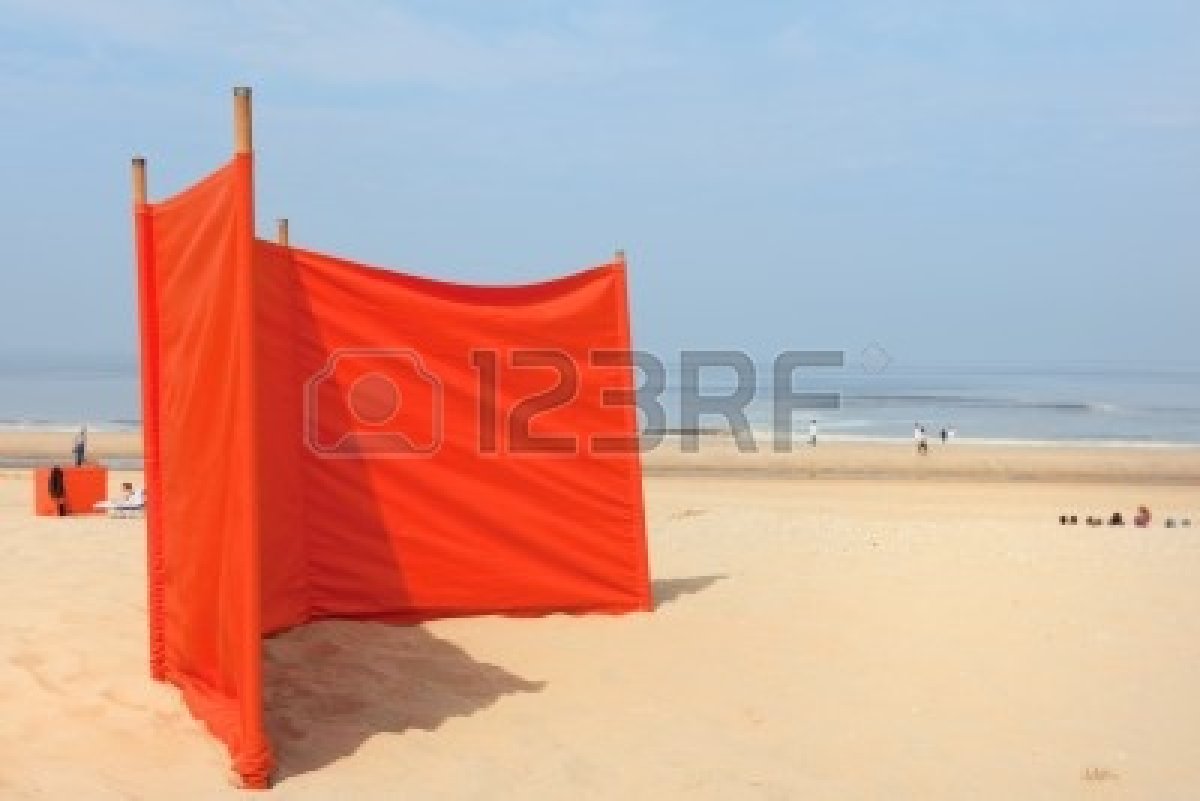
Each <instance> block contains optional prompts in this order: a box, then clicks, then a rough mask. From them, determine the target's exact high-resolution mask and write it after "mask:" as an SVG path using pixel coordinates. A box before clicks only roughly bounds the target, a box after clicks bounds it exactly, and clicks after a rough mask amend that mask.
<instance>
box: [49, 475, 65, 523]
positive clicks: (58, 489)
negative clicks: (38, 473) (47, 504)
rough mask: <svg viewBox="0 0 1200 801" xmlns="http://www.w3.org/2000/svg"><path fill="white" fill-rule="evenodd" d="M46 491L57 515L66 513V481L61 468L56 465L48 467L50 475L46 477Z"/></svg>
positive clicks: (60, 515)
mask: <svg viewBox="0 0 1200 801" xmlns="http://www.w3.org/2000/svg"><path fill="white" fill-rule="evenodd" d="M46 481H47V486H46V493H47V494H48V495H49V496H50V500H52V501H54V508H55V510H56V511H57V512H58V516H59V517H66V515H67V481H66V476H64V475H63V469H62V468H61V467H59V466H58V465H54V467H51V468H50V476H49V478H47V479H46Z"/></svg>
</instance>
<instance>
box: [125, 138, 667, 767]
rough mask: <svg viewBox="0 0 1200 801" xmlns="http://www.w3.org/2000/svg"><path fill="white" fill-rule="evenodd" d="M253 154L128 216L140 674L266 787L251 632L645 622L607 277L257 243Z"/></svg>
mask: <svg viewBox="0 0 1200 801" xmlns="http://www.w3.org/2000/svg"><path fill="white" fill-rule="evenodd" d="M251 184H252V172H251V158H250V156H248V155H241V156H237V157H235V159H234V161H233V162H231V163H230V164H229V165H228V166H226V167H224V168H222V169H221V170H219V171H217V172H216V173H214V174H213V175H211V176H209V177H208V178H206V179H204V180H203V181H201V182H200V183H199V184H197V185H196V186H195V187H193V188H191V189H189V190H187V191H185V192H183V193H181V194H180V195H178V196H176V197H174V198H172V199H170V200H168V201H165V202H163V203H159V204H154V205H147V206H142V207H139V208H138V209H137V210H136V221H137V247H138V256H139V267H140V270H139V287H140V306H141V323H142V327H141V344H142V370H143V405H144V421H145V438H146V443H145V444H146V471H147V479H146V480H147V486H148V490H149V498H150V500H149V505H148V509H149V518H148V529H149V549H148V561H149V574H150V603H149V608H150V622H151V664H152V670H153V672H154V675H155V676H156V677H160V678H164V677H165V678H167V679H169V680H170V681H172V682H174V683H175V684H177V685H179V687H180V688H181V689H182V691H183V693H184V696H185V698H186V700H187V703H188V705H189V707H190V708H191V709H192V711H193V713H194V714H195V715H196V716H197V717H199V718H201V719H202V720H204V721H205V722H206V723H207V724H208V725H209V727H210V728H211V730H212V731H213V732H214V733H215V734H216V735H217V736H218V737H220V738H221V739H222V740H223V741H224V742H225V743H226V744H227V745H228V746H229V748H230V751H231V753H232V755H233V759H234V766H235V768H236V769H237V771H238V772H239V773H240V774H241V776H242V777H243V780H244V781H245V782H246V783H247V784H248V785H249V786H254V787H262V786H265V785H266V784H267V782H268V780H269V775H270V770H271V766H272V759H271V753H270V748H269V744H268V742H267V738H266V735H265V733H264V729H263V720H262V719H263V709H262V677H261V670H262V668H261V636H262V635H263V634H270V633H273V632H276V631H280V630H282V629H285V628H288V627H290V626H295V625H298V624H301V623H304V622H307V621H310V620H315V619H320V618H329V617H350V618H360V619H368V620H381V621H391V622H412V621H420V620H426V619H431V618H436V617H447V616H458V615H473V614H510V615H537V614H544V613H549V612H591V611H603V612H621V611H629V610H639V609H648V608H649V607H650V593H649V578H648V572H647V561H646V546H645V525H644V521H643V510H642V496H641V473H640V465H639V460H638V455H637V453H636V450H635V449H633V448H632V447H631V446H632V444H633V441H634V435H635V432H636V429H637V420H636V414H635V411H634V409H633V407H632V406H631V405H629V403H628V401H629V396H630V395H631V390H632V370H631V368H630V367H629V366H628V362H627V361H626V360H625V359H623V358H622V354H625V353H627V351H628V349H629V331H628V318H627V300H626V284H625V280H626V276H625V268H624V265H623V264H621V263H613V264H605V265H601V266H599V267H596V268H594V269H591V270H587V271H585V272H582V273H578V274H575V275H572V276H569V277H566V278H562V279H558V280H554V281H548V282H545V283H541V284H534V285H529V286H519V287H479V286H463V285H457V284H449V283H443V282H437V281H431V280H427V279H421V278H416V277H412V276H407V275H402V274H398V273H392V272H386V271H382V270H377V269H372V268H369V267H365V266H361V265H357V264H353V263H351V262H347V261H343V260H340V259H335V258H332V257H329V256H323V255H319V254H317V253H312V252H308V251H303V250H298V249H290V248H284V247H280V246H276V245H273V244H269V243H265V242H260V241H255V240H254V239H253V236H252V191H253V190H252V185H251Z"/></svg>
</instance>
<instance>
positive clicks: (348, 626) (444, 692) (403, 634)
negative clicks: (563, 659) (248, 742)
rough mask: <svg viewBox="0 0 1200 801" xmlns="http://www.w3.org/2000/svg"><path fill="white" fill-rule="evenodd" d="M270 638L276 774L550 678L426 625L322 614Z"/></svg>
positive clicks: (270, 724) (269, 699) (315, 765)
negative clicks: (530, 674)
mask: <svg viewBox="0 0 1200 801" xmlns="http://www.w3.org/2000/svg"><path fill="white" fill-rule="evenodd" d="M264 646H265V648H264V651H265V665H264V669H265V676H264V679H265V691H266V699H265V700H266V725H267V731H268V734H269V735H270V737H271V741H272V743H273V744H274V747H275V756H276V760H277V763H278V768H277V770H276V772H275V777H274V778H275V780H276V781H282V780H284V779H287V778H289V777H291V776H296V775H299V774H302V773H308V772H309V771H313V770H318V769H320V768H322V767H324V766H326V765H328V764H330V763H331V762H334V761H336V760H338V759H341V758H342V757H345V756H348V755H350V754H352V753H354V752H355V751H356V750H357V749H358V748H359V746H361V745H362V744H363V742H365V741H366V740H367V739H368V738H369V737H371V736H372V735H374V734H379V733H382V732H397V733H399V732H404V731H407V730H410V729H419V730H423V731H432V730H434V729H436V728H438V727H439V726H440V725H441V724H442V723H444V722H445V721H447V720H448V719H450V718H453V717H460V716H465V715H471V714H473V713H475V712H478V711H481V710H483V709H486V708H487V707H489V706H491V705H492V704H494V703H496V702H497V701H498V700H500V699H501V698H503V697H504V696H505V695H510V694H514V693H533V692H539V691H541V690H542V689H543V688H544V687H545V682H539V681H527V680H525V679H523V678H521V677H520V676H516V675H513V674H512V673H509V672H508V671H506V670H504V669H503V668H501V667H497V666H495V665H489V664H487V663H484V662H479V661H477V660H475V659H474V658H472V657H471V656H470V654H468V653H467V652H466V651H464V650H463V649H461V648H459V647H458V646H456V645H454V644H453V643H450V642H447V641H446V640H442V639H439V638H438V637H435V636H434V635H433V634H431V633H429V632H428V631H427V630H425V629H424V628H423V627H420V626H393V625H386V624H380V623H369V622H355V621H323V622H318V623H311V624H309V625H306V626H301V627H299V628H296V629H293V630H291V631H289V632H287V633H285V634H281V635H279V636H277V637H272V638H270V639H268V640H267V641H266V642H265V643H264Z"/></svg>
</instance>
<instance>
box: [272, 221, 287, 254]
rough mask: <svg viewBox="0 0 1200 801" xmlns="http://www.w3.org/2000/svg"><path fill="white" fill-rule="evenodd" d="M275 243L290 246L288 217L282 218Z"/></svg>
mask: <svg viewBox="0 0 1200 801" xmlns="http://www.w3.org/2000/svg"><path fill="white" fill-rule="evenodd" d="M275 241H276V242H278V243H279V244H281V245H283V246H284V247H287V246H288V220H287V217H280V218H279V223H278V228H277V230H276V233H275Z"/></svg>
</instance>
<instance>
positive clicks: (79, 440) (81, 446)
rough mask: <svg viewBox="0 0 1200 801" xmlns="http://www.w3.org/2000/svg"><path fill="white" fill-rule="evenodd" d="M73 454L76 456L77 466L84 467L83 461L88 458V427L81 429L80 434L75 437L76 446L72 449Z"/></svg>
mask: <svg viewBox="0 0 1200 801" xmlns="http://www.w3.org/2000/svg"><path fill="white" fill-rule="evenodd" d="M71 452H72V453H74V454H75V466H76V467H82V466H83V459H84V457H85V456H87V426H86V425H85V426H83V427H82V428H80V429H79V433H78V434H76V435H75V445H74V447H72V448H71Z"/></svg>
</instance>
